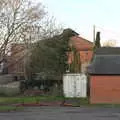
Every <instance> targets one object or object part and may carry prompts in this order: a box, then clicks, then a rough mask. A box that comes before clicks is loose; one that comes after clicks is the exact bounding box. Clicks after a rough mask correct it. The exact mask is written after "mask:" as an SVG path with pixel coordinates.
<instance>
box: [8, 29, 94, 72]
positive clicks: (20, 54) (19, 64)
mask: <svg viewBox="0 0 120 120" xmlns="http://www.w3.org/2000/svg"><path fill="white" fill-rule="evenodd" d="M71 31H72V32H71V33H70V34H72V37H70V40H69V42H71V43H72V45H73V46H74V48H75V49H76V51H77V52H78V55H79V56H80V62H81V71H82V72H86V68H87V66H88V65H89V63H90V61H91V58H92V55H93V51H92V49H93V43H92V42H90V41H88V40H87V39H84V38H82V37H80V36H79V34H78V33H76V32H75V31H73V30H71ZM64 32H66V30H64ZM41 42H42V41H41ZM25 54H26V49H25V46H24V44H17V43H13V44H12V45H11V55H10V56H9V67H8V72H9V73H12V74H24V72H25V70H24V62H25V61H24V59H25ZM72 61H73V56H72V54H69V55H68V63H69V64H71V63H72Z"/></svg>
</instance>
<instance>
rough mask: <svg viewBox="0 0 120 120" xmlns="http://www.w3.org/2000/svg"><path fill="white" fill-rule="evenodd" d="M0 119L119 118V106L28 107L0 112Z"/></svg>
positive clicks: (61, 119) (92, 119)
mask: <svg viewBox="0 0 120 120" xmlns="http://www.w3.org/2000/svg"><path fill="white" fill-rule="evenodd" d="M0 120H120V108H102V107H100V108H93V107H28V108H25V110H24V111H21V112H20V111H19V112H8V113H7V112H6V113H0Z"/></svg>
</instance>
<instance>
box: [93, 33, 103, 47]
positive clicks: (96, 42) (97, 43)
mask: <svg viewBox="0 0 120 120" xmlns="http://www.w3.org/2000/svg"><path fill="white" fill-rule="evenodd" d="M99 47H101V43H100V32H97V34H96V40H95V45H94V49H96V48H99Z"/></svg>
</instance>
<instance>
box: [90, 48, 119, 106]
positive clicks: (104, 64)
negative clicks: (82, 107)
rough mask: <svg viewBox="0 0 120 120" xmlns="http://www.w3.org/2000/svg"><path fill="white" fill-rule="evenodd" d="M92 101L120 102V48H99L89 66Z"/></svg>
mask: <svg viewBox="0 0 120 120" xmlns="http://www.w3.org/2000/svg"><path fill="white" fill-rule="evenodd" d="M88 73H89V74H90V103H93V104H94V103H113V104H119V103H120V48H119V47H117V48H98V49H97V50H96V52H95V55H94V58H93V61H92V63H91V65H90V66H89V67H88Z"/></svg>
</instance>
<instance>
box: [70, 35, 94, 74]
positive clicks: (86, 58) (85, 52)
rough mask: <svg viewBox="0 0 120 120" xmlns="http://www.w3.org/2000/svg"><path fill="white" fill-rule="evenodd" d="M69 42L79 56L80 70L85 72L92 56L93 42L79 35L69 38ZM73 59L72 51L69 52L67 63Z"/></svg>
mask: <svg viewBox="0 0 120 120" xmlns="http://www.w3.org/2000/svg"><path fill="white" fill-rule="evenodd" d="M70 44H72V46H73V47H74V48H75V49H76V51H77V52H78V55H79V56H80V62H81V72H83V73H86V72H87V66H88V65H89V63H90V61H91V59H92V56H93V43H92V42H90V41H88V40H87V39H85V38H82V37H80V36H79V35H76V36H73V37H71V38H70ZM72 61H74V60H73V55H72V53H71V54H69V57H68V63H69V64H71V63H72Z"/></svg>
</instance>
